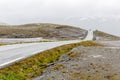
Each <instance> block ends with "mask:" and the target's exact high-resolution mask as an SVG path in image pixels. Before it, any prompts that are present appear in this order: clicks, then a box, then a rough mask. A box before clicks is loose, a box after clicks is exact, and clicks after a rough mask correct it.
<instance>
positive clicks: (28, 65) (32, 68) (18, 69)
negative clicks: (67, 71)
mask: <svg viewBox="0 0 120 80" xmlns="http://www.w3.org/2000/svg"><path fill="white" fill-rule="evenodd" d="M77 46H103V45H101V44H98V43H94V42H92V41H84V42H80V43H74V44H67V45H63V46H59V47H56V48H53V49H51V50H47V51H43V52H41V53H38V54H36V55H34V56H31V57H29V58H27V59H25V60H22V61H20V62H16V63H14V64H13V65H11V66H8V67H6V68H3V69H0V80H4V77H6V78H5V80H17V79H10V78H9V76H10V75H8V74H7V72H11V73H12V74H14V75H12V76H13V77H16V76H17V77H20V78H21V76H22V79H23V80H24V79H31V78H33V77H36V76H39V75H41V74H42V73H43V71H44V69H46V68H47V65H48V64H50V63H52V62H55V61H57V60H58V59H59V58H60V56H61V55H63V54H65V53H67V52H69V51H70V50H71V49H73V48H75V47H77ZM18 74H19V75H18ZM19 80H20V79H19Z"/></svg>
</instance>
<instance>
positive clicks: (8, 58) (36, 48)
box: [0, 30, 93, 68]
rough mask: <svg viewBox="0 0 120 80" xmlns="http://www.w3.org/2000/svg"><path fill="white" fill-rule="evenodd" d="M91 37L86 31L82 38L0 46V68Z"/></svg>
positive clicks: (90, 33) (91, 32) (89, 32)
mask: <svg viewBox="0 0 120 80" xmlns="http://www.w3.org/2000/svg"><path fill="white" fill-rule="evenodd" d="M92 39H93V31H91V30H90V31H88V35H87V36H86V38H85V39H84V40H69V41H59V42H41V43H24V44H14V45H6V46H0V68H3V67H4V66H7V65H9V64H11V63H13V62H16V61H19V60H21V59H25V58H27V57H29V56H32V55H34V54H37V53H39V52H42V51H45V50H49V49H52V48H55V47H57V46H61V45H65V44H70V43H76V42H81V41H86V40H92Z"/></svg>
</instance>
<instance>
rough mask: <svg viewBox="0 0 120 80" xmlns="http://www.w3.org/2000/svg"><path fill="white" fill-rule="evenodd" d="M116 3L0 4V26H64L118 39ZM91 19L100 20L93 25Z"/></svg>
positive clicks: (11, 0) (8, 0)
mask: <svg viewBox="0 0 120 80" xmlns="http://www.w3.org/2000/svg"><path fill="white" fill-rule="evenodd" d="M119 3H120V1H119V0H57V1H56V0H20V1H17V0H1V1H0V10H1V13H0V22H2V23H7V24H14V25H15V24H27V23H55V24H66V25H72V26H78V27H80V28H83V29H99V30H102V31H105V32H108V33H110V34H113V35H117V36H120V33H119V30H120V27H119V26H120V24H119V22H120V11H119V9H120V5H119ZM86 18H89V19H90V18H91V19H92V21H90V20H91V19H90V20H87V19H86ZM93 18H96V19H99V18H101V19H99V20H98V21H97V22H96V20H93ZM109 18H111V19H110V20H109ZM106 21H107V22H106Z"/></svg>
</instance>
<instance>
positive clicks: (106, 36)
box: [94, 30, 120, 41]
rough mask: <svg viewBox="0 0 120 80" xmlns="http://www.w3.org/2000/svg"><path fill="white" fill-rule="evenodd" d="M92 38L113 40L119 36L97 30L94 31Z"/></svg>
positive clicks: (118, 38)
mask: <svg viewBox="0 0 120 80" xmlns="http://www.w3.org/2000/svg"><path fill="white" fill-rule="evenodd" d="M94 40H99V41H101V40H102V41H109V40H110V41H111V40H112V41H114V40H120V37H118V36H115V35H112V34H109V33H105V32H102V31H99V30H96V31H94Z"/></svg>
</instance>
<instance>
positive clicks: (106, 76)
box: [33, 45, 120, 80]
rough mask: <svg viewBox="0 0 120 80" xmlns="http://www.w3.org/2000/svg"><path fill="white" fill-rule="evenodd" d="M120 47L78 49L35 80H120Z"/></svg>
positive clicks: (66, 55) (73, 50)
mask: <svg viewBox="0 0 120 80" xmlns="http://www.w3.org/2000/svg"><path fill="white" fill-rule="evenodd" d="M119 61H120V47H116V46H115V45H114V46H112V45H108V46H106V47H82V46H79V47H76V48H74V49H72V50H71V51H70V52H68V53H67V54H65V55H63V56H61V58H60V59H59V61H57V62H55V63H54V65H52V66H50V67H48V68H47V69H46V70H45V71H44V73H43V75H42V76H39V77H37V78H34V79H33V80H120V63H119Z"/></svg>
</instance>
